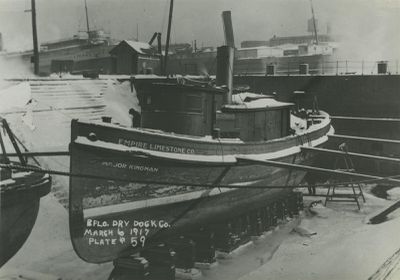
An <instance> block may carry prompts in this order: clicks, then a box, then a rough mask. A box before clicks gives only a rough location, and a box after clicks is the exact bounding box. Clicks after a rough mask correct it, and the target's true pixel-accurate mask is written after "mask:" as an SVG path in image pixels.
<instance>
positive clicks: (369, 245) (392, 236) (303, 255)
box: [0, 192, 400, 280]
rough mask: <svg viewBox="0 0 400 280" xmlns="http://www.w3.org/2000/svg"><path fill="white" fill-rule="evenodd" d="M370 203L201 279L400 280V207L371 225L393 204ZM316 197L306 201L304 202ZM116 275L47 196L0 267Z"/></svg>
mask: <svg viewBox="0 0 400 280" xmlns="http://www.w3.org/2000/svg"><path fill="white" fill-rule="evenodd" d="M317 199H318V198H317ZM366 199H367V202H366V203H364V204H363V205H362V209H361V211H359V210H357V206H356V205H355V204H354V203H329V204H328V205H327V207H324V206H323V205H321V204H319V205H317V206H316V207H313V208H312V209H311V211H308V210H305V211H304V212H303V213H302V214H301V216H300V217H299V218H298V219H295V220H291V221H287V222H285V223H283V224H281V225H280V226H279V227H278V228H277V229H275V230H273V231H272V232H270V233H268V234H267V236H266V237H265V238H261V239H259V240H258V241H257V242H255V244H252V245H251V246H247V247H246V248H244V249H243V250H241V252H240V253H238V254H236V255H234V256H233V257H232V258H230V259H228V260H219V264H218V265H217V266H216V267H213V268H211V269H210V270H208V271H203V276H202V277H201V278H200V279H229V280H231V279H232V280H235V279H240V280H257V279H260V280H265V279H273V280H275V279H280V280H286V279H287V280H292V279H293V280H294V279H301V280H302V279H304V280H313V279H315V280H317V279H335V280H336V279H337V280H347V279H349V280H357V279H360V280H361V279H363V280H366V279H369V278H370V277H371V276H374V277H375V278H371V279H373V280H376V279H387V280H394V279H400V269H399V266H398V263H399V257H398V254H395V253H396V252H397V251H398V250H399V249H400V235H399V232H400V213H399V212H400V210H397V211H395V212H393V213H392V214H390V215H389V216H388V220H387V221H385V222H383V223H381V224H376V225H370V224H367V223H366V222H365V218H366V217H367V216H368V215H369V214H370V213H373V212H375V211H376V210H378V209H380V208H382V207H384V206H386V205H388V204H389V203H390V202H391V201H388V200H384V199H380V198H377V197H375V196H373V195H371V194H370V193H369V192H367V193H366ZM312 200H314V197H312V198H310V197H306V198H305V199H304V201H305V205H308V203H309V202H310V201H312ZM111 270H112V265H111V264H110V263H107V264H101V265H97V264H88V263H85V262H84V261H82V260H80V259H79V258H78V257H77V256H76V254H75V253H74V251H73V249H72V245H71V242H70V240H69V232H68V214H67V211H66V210H65V208H64V207H62V206H61V205H60V204H59V203H58V201H57V200H56V199H55V197H54V196H53V195H52V194H50V195H48V196H46V197H44V198H42V201H41V208H40V212H39V216H38V219H37V222H36V224H35V226H34V228H33V231H32V233H31V235H30V237H29V238H28V240H27V242H26V243H25V244H24V246H23V247H22V248H21V250H20V251H19V252H18V253H17V255H15V256H14V257H13V258H12V259H11V260H10V261H9V262H8V263H7V264H5V265H4V266H3V267H2V268H1V269H0V279H2V280H4V279H107V277H108V276H109V274H110V272H111ZM388 272H389V273H388ZM11 275H13V276H11ZM18 275H19V276H22V277H19V276H18ZM45 275H47V276H56V277H55V278H52V277H50V278H45ZM13 277H14V278H13Z"/></svg>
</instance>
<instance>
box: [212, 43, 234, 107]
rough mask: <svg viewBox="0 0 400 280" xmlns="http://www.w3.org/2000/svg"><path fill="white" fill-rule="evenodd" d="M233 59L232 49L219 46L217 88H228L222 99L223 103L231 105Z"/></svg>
mask: <svg viewBox="0 0 400 280" xmlns="http://www.w3.org/2000/svg"><path fill="white" fill-rule="evenodd" d="M233 57H234V48H232V47H229V46H221V47H219V48H217V77H216V78H217V81H216V82H217V86H226V87H227V88H228V91H227V93H226V94H225V97H224V103H225V104H230V103H232V87H233Z"/></svg>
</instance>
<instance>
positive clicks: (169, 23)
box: [163, 0, 174, 75]
mask: <svg viewBox="0 0 400 280" xmlns="http://www.w3.org/2000/svg"><path fill="white" fill-rule="evenodd" d="M173 10H174V0H171V2H170V6H169V17H168V30H167V41H166V43H165V58H164V69H163V75H167V59H168V49H169V40H170V37H171V23H172V12H173Z"/></svg>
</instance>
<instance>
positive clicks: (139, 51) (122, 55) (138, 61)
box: [110, 40, 160, 75]
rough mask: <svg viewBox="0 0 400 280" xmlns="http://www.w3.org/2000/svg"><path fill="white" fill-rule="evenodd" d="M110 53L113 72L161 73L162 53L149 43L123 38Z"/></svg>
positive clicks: (127, 73)
mask: <svg viewBox="0 0 400 280" xmlns="http://www.w3.org/2000/svg"><path fill="white" fill-rule="evenodd" d="M110 54H111V56H112V71H111V72H112V73H113V74H126V75H132V74H159V73H160V54H158V53H157V49H156V48H154V47H152V46H150V45H149V44H147V43H144V42H137V41H129V40H123V41H121V42H120V43H119V44H118V45H116V46H115V47H114V48H113V49H111V51H110Z"/></svg>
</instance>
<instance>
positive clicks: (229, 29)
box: [222, 11, 235, 48]
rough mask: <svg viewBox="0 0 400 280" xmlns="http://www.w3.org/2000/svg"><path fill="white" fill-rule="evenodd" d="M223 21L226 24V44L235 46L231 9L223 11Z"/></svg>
mask: <svg viewBox="0 0 400 280" xmlns="http://www.w3.org/2000/svg"><path fill="white" fill-rule="evenodd" d="M222 22H223V24H224V35H225V45H226V46H229V47H232V48H235V40H234V37H233V26H232V17H231V11H223V12H222Z"/></svg>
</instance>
